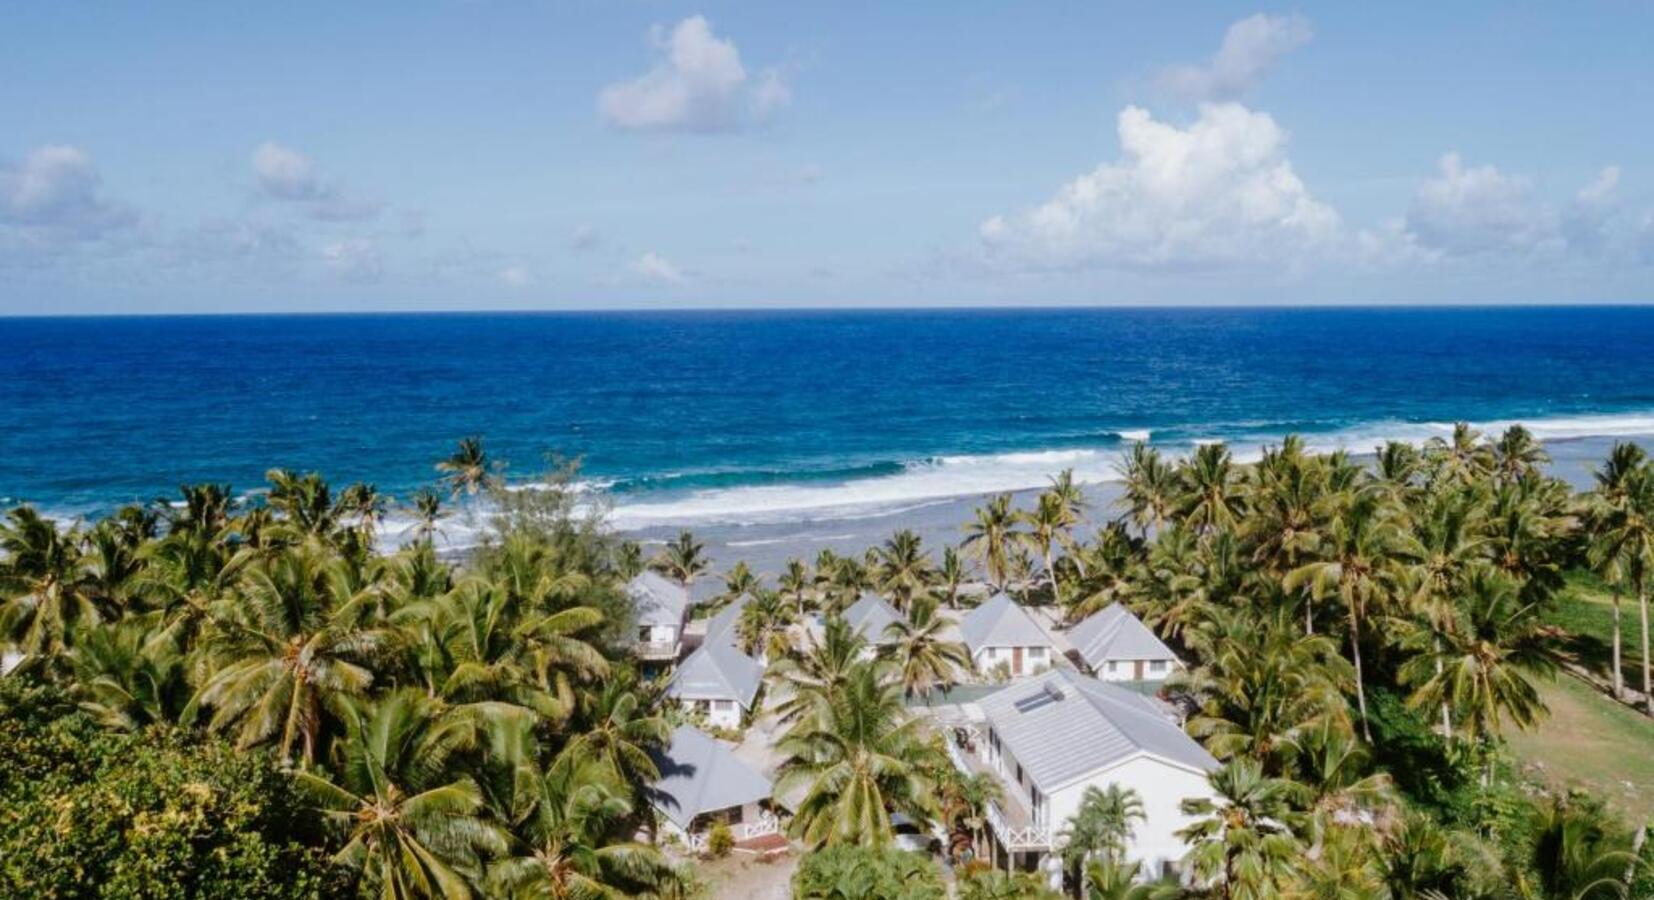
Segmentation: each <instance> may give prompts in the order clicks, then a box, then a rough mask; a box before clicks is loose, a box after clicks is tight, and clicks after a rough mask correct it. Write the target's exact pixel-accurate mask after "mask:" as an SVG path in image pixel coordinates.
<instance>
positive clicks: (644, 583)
mask: <svg viewBox="0 0 1654 900" xmlns="http://www.w3.org/2000/svg"><path fill="white" fill-rule="evenodd" d="M626 596H628V597H630V598H631V600H632V606H633V608H634V609H636V610H637V636H636V638H635V640H634V641H633V643H632V652H634V653H635V654H637V658H638V659H640V660H643V661H645V662H677V659H678V656H679V655H681V654H682V652H683V633H684V630H685V628H687V627H688V625H689V607H690V602H689V590H688V589H687V588H685V587H684V586H683V585H681V584H678V583H677V582H675V581H672V580H670V579H668V578H666V577H664V576H662V575H659V574H657V573H655V572H647V571H646V572H644V573H643V574H641V575H639V576H638V577H636V578H633V579H632V580H631V581H628V582H627V583H626Z"/></svg>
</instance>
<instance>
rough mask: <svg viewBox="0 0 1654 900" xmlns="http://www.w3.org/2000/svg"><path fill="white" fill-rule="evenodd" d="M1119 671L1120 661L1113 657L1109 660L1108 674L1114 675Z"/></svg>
mask: <svg viewBox="0 0 1654 900" xmlns="http://www.w3.org/2000/svg"><path fill="white" fill-rule="evenodd" d="M1119 671H1120V663H1118V662H1117V661H1115V660H1112V659H1111V660H1109V661H1108V674H1110V675H1113V674H1115V673H1117V672H1119Z"/></svg>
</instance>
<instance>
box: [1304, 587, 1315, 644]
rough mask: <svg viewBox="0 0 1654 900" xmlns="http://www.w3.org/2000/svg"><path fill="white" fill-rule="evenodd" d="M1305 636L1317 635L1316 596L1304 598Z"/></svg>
mask: <svg viewBox="0 0 1654 900" xmlns="http://www.w3.org/2000/svg"><path fill="white" fill-rule="evenodd" d="M1304 636H1305V637H1314V636H1315V598H1313V597H1307V596H1306V597H1305V598H1304Z"/></svg>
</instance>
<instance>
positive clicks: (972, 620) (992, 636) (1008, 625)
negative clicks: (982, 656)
mask: <svg viewBox="0 0 1654 900" xmlns="http://www.w3.org/2000/svg"><path fill="white" fill-rule="evenodd" d="M959 637H960V638H961V639H962V640H964V642H965V646H967V647H969V648H970V651H971V653H973V654H974V653H976V651H978V650H980V649H982V648H983V647H1041V646H1046V647H1048V646H1050V645H1051V639H1050V638H1049V637H1047V636H1046V634H1045V629H1043V628H1041V627H1039V623H1038V622H1035V621H1034V617H1033V616H1030V615H1029V614H1028V610H1026V609H1023V608H1022V607H1021V606H1019V605H1017V602H1016V601H1015V600H1012V599H1011V595H1010V594H1006V593H1003V592H1001V593H998V594H995V595H994V596H993V598H992V599H991V600H989V601H988V602H986V603H984V604H982V605H981V606H978V607H977V608H976V609H973V610H971V611H970V612H968V613H966V614H965V617H964V618H963V619H960V620H959Z"/></svg>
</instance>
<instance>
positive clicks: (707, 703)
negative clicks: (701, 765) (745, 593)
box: [666, 601, 764, 728]
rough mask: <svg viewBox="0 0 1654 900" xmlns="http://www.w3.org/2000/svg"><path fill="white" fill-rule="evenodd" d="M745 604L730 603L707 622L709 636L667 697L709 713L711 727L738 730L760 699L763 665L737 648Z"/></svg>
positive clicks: (682, 666)
mask: <svg viewBox="0 0 1654 900" xmlns="http://www.w3.org/2000/svg"><path fill="white" fill-rule="evenodd" d="M744 605H745V603H744V602H743V601H736V602H735V603H731V604H730V605H729V606H728V607H726V608H725V609H723V610H722V611H721V612H719V613H718V614H717V615H716V616H713V617H712V620H711V621H710V622H708V623H707V626H706V637H705V638H704V639H703V640H702V641H701V646H700V647H699V648H698V649H696V651H695V652H694V653H691V654H689V657H688V658H687V659H685V660H684V661H683V662H682V663H681V664H679V665H678V670H677V671H676V672H674V673H672V680H671V681H670V682H669V683H668V684H667V686H666V695H667V696H668V697H671V698H673V699H675V700H677V701H678V702H679V703H681V704H683V705H684V706H686V707H690V708H694V709H699V710H700V711H701V712H703V713H705V714H706V721H707V723H708V724H711V725H715V726H717V727H719V728H739V727H741V722H742V721H744V720H745V719H746V717H747V715H748V714H749V713H751V712H752V708H753V703H754V702H755V701H756V700H757V699H758V687H759V684H760V683H761V682H762V681H763V678H764V666H763V664H762V663H760V662H759V661H758V660H756V659H753V658H752V657H750V656H748V655H746V654H745V653H742V652H741V651H740V650H739V649H738V648H737V647H736V646H735V623H736V622H737V621H738V620H739V619H740V617H741V608H742V607H743V606H744Z"/></svg>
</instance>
